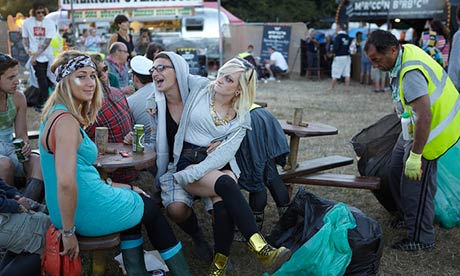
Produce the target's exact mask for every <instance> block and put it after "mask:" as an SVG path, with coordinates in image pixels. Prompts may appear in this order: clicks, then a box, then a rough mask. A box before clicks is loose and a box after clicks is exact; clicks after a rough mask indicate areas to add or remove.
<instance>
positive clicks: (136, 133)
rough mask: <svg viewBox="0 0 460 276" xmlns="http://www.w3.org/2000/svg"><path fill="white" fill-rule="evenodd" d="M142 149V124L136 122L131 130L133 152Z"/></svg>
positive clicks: (141, 150)
mask: <svg viewBox="0 0 460 276" xmlns="http://www.w3.org/2000/svg"><path fill="white" fill-rule="evenodd" d="M143 151H144V125H142V124H136V125H134V130H133V152H143Z"/></svg>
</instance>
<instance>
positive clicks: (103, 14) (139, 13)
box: [73, 7, 194, 22]
mask: <svg viewBox="0 0 460 276" xmlns="http://www.w3.org/2000/svg"><path fill="white" fill-rule="evenodd" d="M193 13H194V8H193V7H170V8H146V9H110V10H77V11H74V13H73V16H74V19H75V21H76V22H80V21H102V20H108V21H112V20H113V19H114V18H115V16H117V15H119V14H124V15H126V16H127V17H128V18H136V20H137V21H151V20H152V17H156V18H176V17H182V16H190V15H193Z"/></svg>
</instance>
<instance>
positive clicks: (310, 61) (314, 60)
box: [306, 28, 319, 78]
mask: <svg viewBox="0 0 460 276" xmlns="http://www.w3.org/2000/svg"><path fill="white" fill-rule="evenodd" d="M315 35H316V30H315V29H313V28H311V29H310V30H309V32H308V35H307V40H306V42H307V78H310V77H312V78H313V76H314V75H315V71H316V70H317V69H318V49H319V42H318V40H316V38H315Z"/></svg>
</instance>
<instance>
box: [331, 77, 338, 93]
mask: <svg viewBox="0 0 460 276" xmlns="http://www.w3.org/2000/svg"><path fill="white" fill-rule="evenodd" d="M336 86H337V79H332V87H331V89H332V90H334V89H335V87H336Z"/></svg>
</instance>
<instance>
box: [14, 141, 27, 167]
mask: <svg viewBox="0 0 460 276" xmlns="http://www.w3.org/2000/svg"><path fill="white" fill-rule="evenodd" d="M13 145H14V152H15V153H16V156H17V157H18V160H19V162H21V163H22V162H25V161H27V160H29V158H27V157H25V156H24V154H22V148H23V147H24V145H25V143H24V140H23V139H22V138H16V139H14V140H13Z"/></svg>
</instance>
